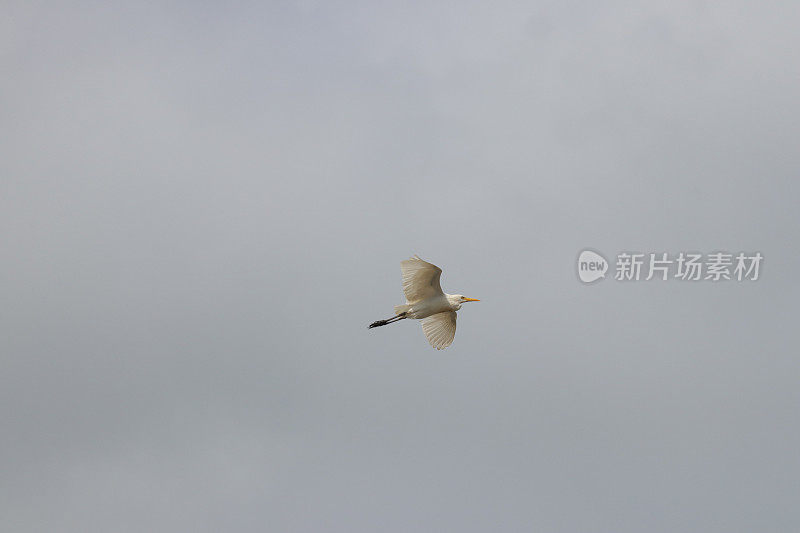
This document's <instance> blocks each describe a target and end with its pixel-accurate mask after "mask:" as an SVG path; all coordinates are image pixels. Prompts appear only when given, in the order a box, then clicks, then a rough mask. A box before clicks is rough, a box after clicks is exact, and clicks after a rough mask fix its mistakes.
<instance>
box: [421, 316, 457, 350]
mask: <svg viewBox="0 0 800 533" xmlns="http://www.w3.org/2000/svg"><path fill="white" fill-rule="evenodd" d="M422 331H423V332H424V333H425V337H426V338H427V339H428V342H429V343H431V346H433V347H434V348H436V349H437V350H442V349H444V348H447V347H448V346H450V345H451V344H453V339H454V338H455V336H456V312H455V311H445V312H444V313H436V314H435V315H431V316H429V317H427V318H423V319H422Z"/></svg>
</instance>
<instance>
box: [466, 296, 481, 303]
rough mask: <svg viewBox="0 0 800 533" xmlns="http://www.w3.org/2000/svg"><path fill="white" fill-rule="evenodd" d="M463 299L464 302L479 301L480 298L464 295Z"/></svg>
mask: <svg viewBox="0 0 800 533" xmlns="http://www.w3.org/2000/svg"><path fill="white" fill-rule="evenodd" d="M464 301H465V302H480V300H478V299H477V298H467V297H466V296H464Z"/></svg>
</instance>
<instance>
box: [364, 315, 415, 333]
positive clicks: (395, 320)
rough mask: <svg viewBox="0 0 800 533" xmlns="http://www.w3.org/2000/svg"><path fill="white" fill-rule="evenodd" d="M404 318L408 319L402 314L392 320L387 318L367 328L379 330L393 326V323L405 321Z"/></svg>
mask: <svg viewBox="0 0 800 533" xmlns="http://www.w3.org/2000/svg"><path fill="white" fill-rule="evenodd" d="M404 318H406V314H405V313H400V314H399V315H395V316H393V317H392V318H387V319H386V320H376V321H375V322H373V323H372V324H370V325H369V326H367V328H368V329H372V328H377V327H379V326H385V325H386V324H391V323H392V322H397V321H398V320H403V319H404Z"/></svg>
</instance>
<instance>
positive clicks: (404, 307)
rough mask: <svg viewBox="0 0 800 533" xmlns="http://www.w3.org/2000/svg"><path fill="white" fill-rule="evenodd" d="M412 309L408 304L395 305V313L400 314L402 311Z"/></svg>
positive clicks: (405, 311)
mask: <svg viewBox="0 0 800 533" xmlns="http://www.w3.org/2000/svg"><path fill="white" fill-rule="evenodd" d="M410 309H411V306H410V305H408V304H403V305H395V306H394V314H396V315H399V314H402V313H407V312H408V311H409V310H410Z"/></svg>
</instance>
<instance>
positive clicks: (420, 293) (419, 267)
mask: <svg viewBox="0 0 800 533" xmlns="http://www.w3.org/2000/svg"><path fill="white" fill-rule="evenodd" d="M400 271H401V272H402V273H403V292H404V293H405V295H406V300H408V302H409V303H414V302H417V301H419V300H424V299H425V298H430V297H431V296H438V295H441V294H444V293H443V292H442V286H441V285H440V284H439V278H440V277H441V275H442V269H441V268H439V267H437V266H436V265H432V264H430V263H428V262H427V261H423V260H422V259H420V258H419V257H417V256H416V255H415V256H414V257H412V258H411V259H406V260H405V261H401V262H400Z"/></svg>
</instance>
